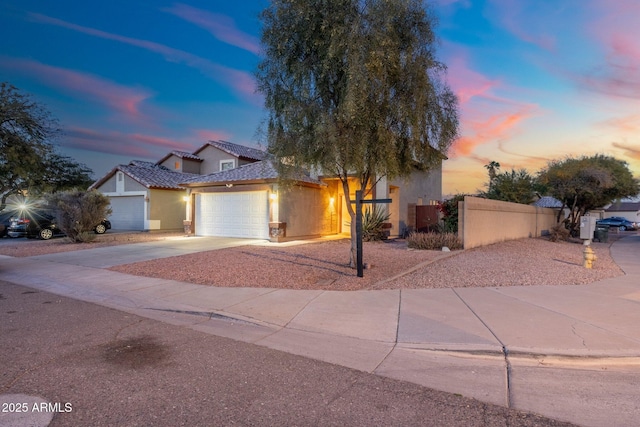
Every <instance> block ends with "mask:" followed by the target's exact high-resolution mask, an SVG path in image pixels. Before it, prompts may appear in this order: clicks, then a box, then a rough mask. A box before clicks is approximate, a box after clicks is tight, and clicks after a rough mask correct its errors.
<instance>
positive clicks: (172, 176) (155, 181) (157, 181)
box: [90, 160, 200, 190]
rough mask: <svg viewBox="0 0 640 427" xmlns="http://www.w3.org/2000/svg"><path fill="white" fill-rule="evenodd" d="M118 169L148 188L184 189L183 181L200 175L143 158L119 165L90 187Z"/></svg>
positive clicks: (96, 185) (104, 180)
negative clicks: (176, 170) (180, 170)
mask: <svg viewBox="0 0 640 427" xmlns="http://www.w3.org/2000/svg"><path fill="white" fill-rule="evenodd" d="M116 171H121V172H123V173H125V174H127V175H129V176H130V177H131V178H132V179H134V180H136V181H138V182H139V183H140V184H142V185H144V186H145V187H147V188H161V189H168V190H182V189H183V187H181V186H180V185H179V184H180V183H181V182H184V181H187V180H189V179H193V178H195V177H199V176H200V175H197V174H193V173H183V172H174V171H172V170H170V169H168V168H166V167H164V166H160V165H157V164H155V163H151V162H145V161H142V160H134V161H132V162H131V163H129V164H128V165H118V166H116V167H115V168H113V169H112V170H111V171H110V172H109V173H107V174H106V175H105V176H104V177H102V178H101V179H99V180H98V181H96V182H94V183H93V184H92V185H91V187H90V188H97V187H99V186H101V185H102V184H103V183H104V182H106V181H107V180H108V179H109V178H110V177H111V176H113V174H115V173H116Z"/></svg>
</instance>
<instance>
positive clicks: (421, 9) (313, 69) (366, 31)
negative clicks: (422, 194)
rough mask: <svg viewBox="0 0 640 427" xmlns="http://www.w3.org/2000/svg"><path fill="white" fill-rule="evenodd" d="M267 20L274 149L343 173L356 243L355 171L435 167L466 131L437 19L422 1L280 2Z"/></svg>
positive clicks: (367, 180) (292, 159)
mask: <svg viewBox="0 0 640 427" xmlns="http://www.w3.org/2000/svg"><path fill="white" fill-rule="evenodd" d="M261 18H262V21H263V30H262V44H263V47H264V52H265V57H264V59H263V60H262V62H261V63H260V64H259V67H258V71H257V81H258V88H259V90H260V91H261V92H262V93H263V94H264V96H265V106H266V108H267V110H268V112H269V115H268V119H267V124H266V136H267V140H268V150H269V152H270V153H272V154H273V155H274V156H275V158H276V159H277V160H286V161H285V162H281V161H280V162H276V166H277V167H279V165H283V164H286V165H295V166H302V167H305V168H314V169H318V170H321V171H322V173H323V174H324V175H326V176H335V177H338V178H339V179H340V181H341V182H342V185H343V188H344V193H345V197H346V198H347V209H348V211H349V214H350V216H351V219H352V221H351V223H352V242H353V241H354V239H355V233H354V232H353V227H354V226H355V221H354V220H353V219H354V215H355V213H354V211H353V208H352V206H351V203H350V199H349V194H350V189H349V177H355V178H357V179H358V181H359V183H360V189H365V188H366V186H367V185H370V184H371V182H372V180H375V179H378V178H380V177H382V176H387V177H389V178H393V177H397V176H407V175H409V174H410V173H411V172H412V171H414V170H415V168H416V167H419V168H422V169H423V170H428V169H429V168H431V167H433V166H434V165H438V164H439V163H440V162H441V161H442V159H443V158H444V155H446V152H447V150H448V148H449V147H450V146H451V144H452V143H453V141H454V140H455V138H456V137H457V135H458V104H457V98H456V96H455V95H454V94H453V92H452V91H451V89H450V88H449V87H448V85H447V84H446V83H445V81H444V73H445V71H446V67H445V65H444V64H443V63H441V62H439V61H438V60H437V59H436V52H435V47H436V37H435V33H434V26H435V24H436V20H435V17H434V16H433V15H432V14H431V12H430V11H429V10H428V9H425V6H424V5H423V2H422V1H420V0H384V1H382V0H364V1H363V0H273V1H272V2H271V3H270V6H269V7H268V8H267V9H265V10H264V11H263V12H262V14H261ZM280 167H282V171H283V172H286V167H284V166H280Z"/></svg>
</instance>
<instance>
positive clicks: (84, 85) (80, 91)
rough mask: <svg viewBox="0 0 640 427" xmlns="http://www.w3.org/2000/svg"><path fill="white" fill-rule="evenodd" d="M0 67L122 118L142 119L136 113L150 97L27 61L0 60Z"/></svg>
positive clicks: (148, 93) (146, 93)
mask: <svg viewBox="0 0 640 427" xmlns="http://www.w3.org/2000/svg"><path fill="white" fill-rule="evenodd" d="M0 64H2V66H3V67H4V68H7V69H14V70H16V71H19V72H20V73H22V74H25V75H29V76H32V77H33V78H35V79H37V80H38V81H40V82H43V83H45V84H46V85H48V86H50V87H54V88H57V89H59V90H61V91H62V92H63V93H65V94H67V95H70V96H73V97H75V98H80V99H89V100H90V101H92V102H94V103H97V104H102V105H105V106H107V107H109V108H111V109H113V110H114V111H116V112H118V113H120V114H122V115H123V116H124V117H125V118H135V119H137V120H139V119H146V118H145V116H144V115H143V114H142V113H141V111H140V109H141V104H142V103H143V101H145V100H146V99H148V98H150V97H151V95H152V94H151V93H150V92H149V91H146V90H143V89H137V88H135V89H134V88H131V87H127V86H122V85H119V84H117V83H114V82H111V81H109V80H106V79H103V78H102V77H98V76H95V75H92V74H87V73H81V72H79V71H74V70H68V69H65V68H58V67H54V66H51V65H46V64H42V63H40V62H37V61H33V60H29V59H18V58H8V57H1V56H0Z"/></svg>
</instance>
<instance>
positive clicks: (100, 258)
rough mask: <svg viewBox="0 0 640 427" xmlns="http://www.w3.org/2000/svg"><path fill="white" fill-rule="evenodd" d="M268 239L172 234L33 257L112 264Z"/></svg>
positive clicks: (203, 250)
mask: <svg viewBox="0 0 640 427" xmlns="http://www.w3.org/2000/svg"><path fill="white" fill-rule="evenodd" d="M264 242H266V240H256V239H237V238H231V237H195V236H190V237H170V238H166V239H163V240H157V241H153V242H144V243H133V244H129V245H118V246H108V247H102V248H95V249H84V250H79V251H72V252H59V253H53V254H47V255H38V256H33V257H31V258H32V259H36V260H41V261H50V262H56V263H62V264H71V265H81V266H84V267H95V268H109V267H113V266H115V265H122V264H131V263H134V262H139V261H149V260H152V259H158V258H167V257H172V256H179V255H187V254H193V253H196V252H205V251H213V250H217V249H224V248H232V247H236V246H244V245H252V244H256V243H264Z"/></svg>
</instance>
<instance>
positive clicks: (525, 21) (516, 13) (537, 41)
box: [489, 0, 559, 51]
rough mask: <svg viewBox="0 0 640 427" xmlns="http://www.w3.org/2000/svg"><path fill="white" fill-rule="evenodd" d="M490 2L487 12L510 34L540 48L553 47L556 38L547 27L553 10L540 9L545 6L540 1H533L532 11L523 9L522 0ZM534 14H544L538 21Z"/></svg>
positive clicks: (524, 5)
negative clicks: (533, 9) (489, 8)
mask: <svg viewBox="0 0 640 427" xmlns="http://www.w3.org/2000/svg"><path fill="white" fill-rule="evenodd" d="M490 3H491V5H492V6H493V7H492V8H491V11H490V12H489V14H490V15H491V16H495V17H496V18H497V19H498V20H499V21H500V24H501V25H502V26H503V27H504V28H505V29H506V30H507V31H509V32H510V33H511V34H513V35H514V36H516V37H517V38H519V39H520V40H522V41H524V42H526V43H530V44H533V45H536V46H538V47H540V48H542V49H545V50H548V51H552V50H554V49H555V46H556V40H555V38H554V37H553V36H552V35H551V33H552V32H551V31H552V30H549V29H548V28H547V26H548V25H550V24H551V23H552V20H551V19H550V15H552V14H553V12H554V11H553V10H541V9H542V8H543V7H544V6H545V5H544V4H542V3H541V2H535V3H533V4H534V7H536V10H535V11H534V12H533V13H531V11H529V10H525V8H526V6H527V3H526V2H524V1H513V0H491V2H490ZM555 7H559V6H555ZM536 16H544V19H543V20H542V21H538V20H536V19H535V17H536Z"/></svg>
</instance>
